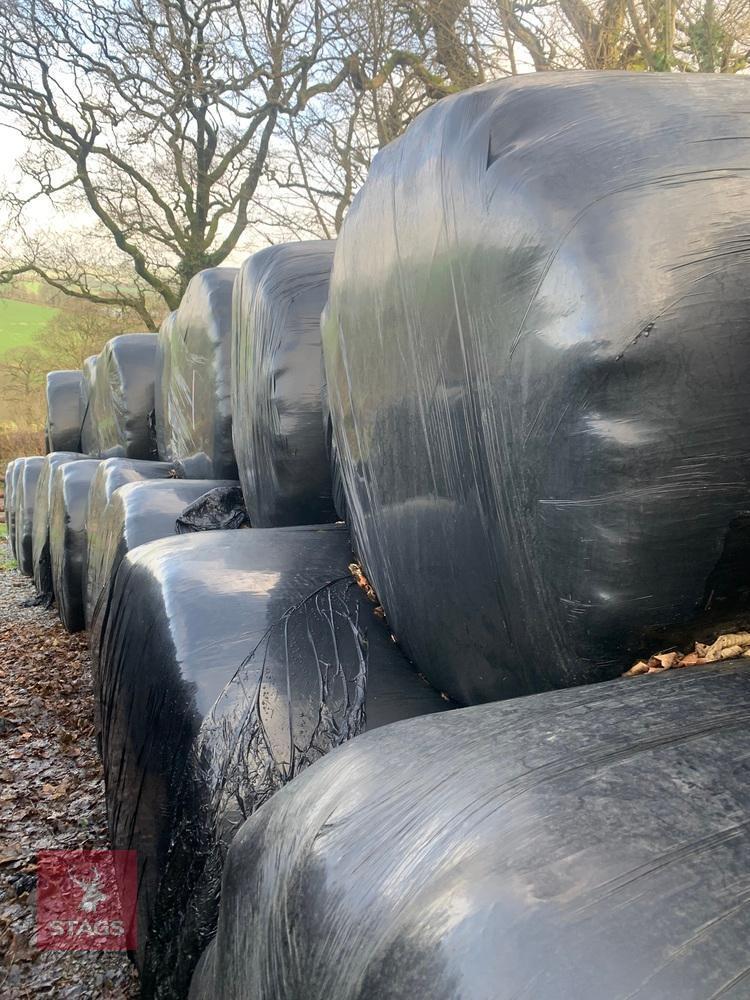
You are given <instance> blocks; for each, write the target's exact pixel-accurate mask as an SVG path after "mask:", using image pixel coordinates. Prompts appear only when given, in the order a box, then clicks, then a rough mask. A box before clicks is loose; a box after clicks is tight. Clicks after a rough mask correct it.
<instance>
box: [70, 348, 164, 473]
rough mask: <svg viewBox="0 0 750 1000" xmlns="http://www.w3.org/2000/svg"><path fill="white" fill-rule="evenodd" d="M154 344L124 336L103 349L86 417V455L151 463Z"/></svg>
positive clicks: (153, 451) (153, 454)
mask: <svg viewBox="0 0 750 1000" xmlns="http://www.w3.org/2000/svg"><path fill="white" fill-rule="evenodd" d="M156 340H157V337H156V334H155V333H124V334H122V335H121V336H119V337H113V338H112V340H108V341H107V343H106V344H105V345H104V348H103V349H102V352H101V354H100V355H99V357H98V359H97V362H96V368H95V372H96V377H95V379H94V392H93V395H92V397H91V400H90V402H89V413H88V416H87V426H89V427H90V430H91V434H92V436H93V440H92V441H91V442H90V445H91V449H90V451H91V454H97V455H99V457H100V458H140V459H155V458H156V439H155V437H154V431H153V416H152V415H153V410H154V370H155V366H156Z"/></svg>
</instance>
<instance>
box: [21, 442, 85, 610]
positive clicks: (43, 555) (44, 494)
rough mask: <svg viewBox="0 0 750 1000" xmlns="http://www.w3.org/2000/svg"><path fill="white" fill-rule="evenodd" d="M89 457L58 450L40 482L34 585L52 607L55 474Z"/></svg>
mask: <svg viewBox="0 0 750 1000" xmlns="http://www.w3.org/2000/svg"><path fill="white" fill-rule="evenodd" d="M84 458H86V456H85V455H83V454H81V453H80V452H75V451H55V452H52V453H51V454H49V455H47V456H46V457H45V459H44V463H43V464H42V468H41V471H40V473H39V478H38V479H37V483H36V495H35V498H34V524H33V528H32V533H31V562H32V569H33V576H34V586H35V587H36V592H37V596H38V597H39V598H40V600H41V601H42V602H43V603H45V604H46V605H47V606H49V605H50V604H51V603H52V598H53V596H54V594H53V586H52V562H51V559H50V550H49V522H50V503H51V500H52V480H53V477H54V474H55V471H56V470H57V469H59V467H60V466H61V465H65V464H66V463H67V462H77V461H78V460H79V459H84Z"/></svg>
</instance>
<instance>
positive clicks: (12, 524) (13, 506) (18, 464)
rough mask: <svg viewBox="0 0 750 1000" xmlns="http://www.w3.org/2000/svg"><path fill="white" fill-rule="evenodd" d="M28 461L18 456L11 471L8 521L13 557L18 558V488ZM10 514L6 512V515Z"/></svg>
mask: <svg viewBox="0 0 750 1000" xmlns="http://www.w3.org/2000/svg"><path fill="white" fill-rule="evenodd" d="M25 461H26V459H25V458H16V459H15V460H14V461H13V470H12V472H11V481H10V497H11V501H10V510H9V514H10V521H9V522H8V537H9V538H10V549H11V552H12V553H13V558H14V559H16V560H17V559H18V550H17V547H16V541H17V538H16V524H17V521H18V518H17V513H18V490H19V486H20V482H21V472H22V470H23V463H24V462H25ZM7 516H8V515H7V514H6V517H7Z"/></svg>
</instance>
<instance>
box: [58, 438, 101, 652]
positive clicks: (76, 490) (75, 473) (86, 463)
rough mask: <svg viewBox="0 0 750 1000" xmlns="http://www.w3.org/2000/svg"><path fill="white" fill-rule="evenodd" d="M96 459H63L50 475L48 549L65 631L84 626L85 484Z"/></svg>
mask: <svg viewBox="0 0 750 1000" xmlns="http://www.w3.org/2000/svg"><path fill="white" fill-rule="evenodd" d="M99 465H100V463H99V461H98V460H96V459H90V458H89V459H85V460H81V461H78V462H66V463H65V464H63V465H61V466H59V467H58V468H57V469H56V470H55V473H54V475H53V476H52V490H51V495H50V507H49V551H50V562H51V564H52V587H53V590H54V592H55V601H56V603H57V613H58V614H59V616H60V621H61V622H62V623H63V625H64V627H65V628H66V629H67V631H68V632H80V631H81V629H82V628H84V625H85V621H84V615H83V588H84V583H85V580H84V570H85V563H86V544H87V534H86V515H87V512H88V500H89V487H90V486H91V481H92V480H93V478H94V476H95V475H96V470H97V469H98V468H99Z"/></svg>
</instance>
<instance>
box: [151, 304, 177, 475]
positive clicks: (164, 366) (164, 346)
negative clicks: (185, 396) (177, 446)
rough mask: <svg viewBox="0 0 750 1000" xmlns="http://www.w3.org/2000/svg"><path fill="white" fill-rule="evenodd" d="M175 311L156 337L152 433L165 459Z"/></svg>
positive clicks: (162, 457)
mask: <svg viewBox="0 0 750 1000" xmlns="http://www.w3.org/2000/svg"><path fill="white" fill-rule="evenodd" d="M176 315H177V313H176V312H171V313H170V314H169V315H168V316H167V317H166V318H165V319H164V321H163V322H162V324H161V326H160V327H159V333H158V336H157V339H156V366H155V370H154V433H155V434H156V451H157V453H158V455H159V458H160V459H161V460H162V461H165V460H166V458H167V454H168V447H169V445H168V441H169V426H168V421H169V416H168V414H169V351H170V340H171V338H172V330H173V329H174V321H175V316H176Z"/></svg>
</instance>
